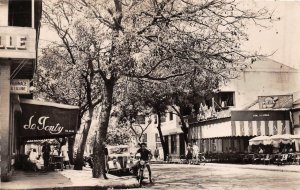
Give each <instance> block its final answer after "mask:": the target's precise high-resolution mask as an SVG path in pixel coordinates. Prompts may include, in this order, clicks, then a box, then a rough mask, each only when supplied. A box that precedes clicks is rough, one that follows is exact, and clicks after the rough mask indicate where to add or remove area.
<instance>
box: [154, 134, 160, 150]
mask: <svg viewBox="0 0 300 190" xmlns="http://www.w3.org/2000/svg"><path fill="white" fill-rule="evenodd" d="M155 141H156V147H157V148H160V147H162V146H161V142H160V137H159V135H158V134H157V133H155Z"/></svg>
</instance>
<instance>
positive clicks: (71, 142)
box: [68, 135, 75, 165]
mask: <svg viewBox="0 0 300 190" xmlns="http://www.w3.org/2000/svg"><path fill="white" fill-rule="evenodd" d="M74 142H75V135H74V136H71V137H68V156H69V159H70V164H72V165H73V164H74Z"/></svg>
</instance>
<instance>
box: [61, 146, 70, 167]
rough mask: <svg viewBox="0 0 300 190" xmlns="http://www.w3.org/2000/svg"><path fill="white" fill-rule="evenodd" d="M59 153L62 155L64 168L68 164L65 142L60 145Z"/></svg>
mask: <svg viewBox="0 0 300 190" xmlns="http://www.w3.org/2000/svg"><path fill="white" fill-rule="evenodd" d="M61 155H62V157H63V161H64V167H65V168H66V165H67V164H69V165H70V163H69V161H70V159H69V155H68V146H67V145H66V144H64V145H63V146H62V147H61Z"/></svg>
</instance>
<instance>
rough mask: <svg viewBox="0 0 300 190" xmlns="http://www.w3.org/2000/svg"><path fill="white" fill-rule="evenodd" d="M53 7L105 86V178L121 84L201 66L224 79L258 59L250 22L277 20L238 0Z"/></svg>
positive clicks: (92, 0)
mask: <svg viewBox="0 0 300 190" xmlns="http://www.w3.org/2000/svg"><path fill="white" fill-rule="evenodd" d="M47 3H48V2H47ZM50 8H51V9H49V10H47V12H46V14H47V17H46V21H47V22H48V23H49V24H50V25H51V26H52V27H54V28H55V29H56V31H57V33H58V34H60V35H61V37H63V39H64V41H65V42H66V43H64V44H65V45H66V46H68V48H67V49H68V50H69V51H72V49H73V48H77V49H79V50H80V51H82V52H84V53H86V54H87V55H91V56H90V57H91V58H92V60H93V61H92V62H91V63H92V64H91V69H92V70H93V71H94V72H95V73H97V74H98V75H99V76H100V78H101V80H102V81H103V89H102V92H103V99H102V103H101V113H100V117H99V133H98V138H96V142H95V146H94V154H95V156H94V158H95V160H94V162H95V167H94V168H93V177H96V178H98V177H100V176H103V177H105V178H106V175H105V168H104V166H105V163H104V145H103V141H104V140H105V139H106V135H107V129H108V124H109V119H110V113H111V109H112V105H113V102H114V97H115V96H118V94H116V93H115V91H116V90H117V88H118V82H119V81H120V80H123V79H124V77H129V78H138V79H140V80H156V81H162V80H168V79H171V78H175V77H182V76H185V75H190V74H191V73H192V72H193V71H194V68H195V67H196V68H198V69H199V70H206V71H208V72H210V73H212V74H218V75H223V74H224V73H227V72H228V71H229V70H231V69H235V68H236V66H237V65H238V64H239V63H242V62H243V61H244V59H246V58H249V57H253V56H255V55H253V54H248V53H247V52H245V51H243V50H242V49H241V43H242V42H243V41H245V40H247V34H246V33H245V28H246V26H247V22H255V23H258V22H259V21H260V20H265V19H270V15H269V14H268V12H267V11H266V10H265V9H260V10H255V11H253V10H247V9H245V8H243V7H242V6H240V5H239V4H238V3H237V2H235V1H234V0H231V1H227V0H203V1H196V0H194V1H193V0H187V1H183V0H142V1H139V0H131V1H130V0H128V1H125V0H123V1H122V0H114V1H108V0H78V1H72V0H64V1H56V2H54V4H53V5H51V6H50ZM57 10H62V11H57ZM53 18H54V19H53ZM74 31H76V32H74ZM75 36H78V37H77V38H74V37H75ZM74 39H82V40H79V41H77V40H74ZM82 46H84V47H88V48H83V49H82V48H81V47H82ZM102 174H103V175H102Z"/></svg>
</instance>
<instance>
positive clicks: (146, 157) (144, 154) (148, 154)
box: [135, 143, 152, 183]
mask: <svg viewBox="0 0 300 190" xmlns="http://www.w3.org/2000/svg"><path fill="white" fill-rule="evenodd" d="M140 147H141V148H140V149H138V150H137V152H136V153H135V156H136V155H137V154H138V153H139V154H140V156H141V157H140V159H141V160H144V161H145V165H146V167H147V170H148V172H149V180H150V183H152V178H151V168H150V164H149V159H150V158H151V157H152V153H151V151H150V150H148V149H146V143H140Z"/></svg>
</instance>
